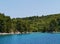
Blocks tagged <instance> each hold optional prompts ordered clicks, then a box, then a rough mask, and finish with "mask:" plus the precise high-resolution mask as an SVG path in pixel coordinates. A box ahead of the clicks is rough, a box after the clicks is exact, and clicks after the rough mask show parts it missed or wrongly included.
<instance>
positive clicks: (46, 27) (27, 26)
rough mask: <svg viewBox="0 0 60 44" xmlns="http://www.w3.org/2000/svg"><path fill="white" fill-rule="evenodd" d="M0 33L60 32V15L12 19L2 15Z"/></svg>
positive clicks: (0, 15) (0, 16) (0, 17)
mask: <svg viewBox="0 0 60 44" xmlns="http://www.w3.org/2000/svg"><path fill="white" fill-rule="evenodd" d="M0 32H1V33H4V32H5V33H10V32H14V33H15V32H60V14H51V15H47V16H32V17H25V18H10V16H5V15H4V14H2V13H0Z"/></svg>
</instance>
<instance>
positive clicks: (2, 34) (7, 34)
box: [0, 32, 60, 35]
mask: <svg viewBox="0 0 60 44" xmlns="http://www.w3.org/2000/svg"><path fill="white" fill-rule="evenodd" d="M28 33H32V32H22V33H21V32H15V33H13V32H12V33H0V35H10V34H11V35H13V34H28ZM41 33H42V32H41ZM54 33H55V34H58V33H59V34H60V32H53V33H52V34H54Z"/></svg>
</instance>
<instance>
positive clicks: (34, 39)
mask: <svg viewBox="0 0 60 44" xmlns="http://www.w3.org/2000/svg"><path fill="white" fill-rule="evenodd" d="M0 44H60V34H51V33H31V34H15V35H4V36H1V35H0Z"/></svg>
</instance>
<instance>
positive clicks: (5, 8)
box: [0, 0, 60, 18]
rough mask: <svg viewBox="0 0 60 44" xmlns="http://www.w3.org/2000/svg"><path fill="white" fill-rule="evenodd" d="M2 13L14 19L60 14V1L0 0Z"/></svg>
mask: <svg viewBox="0 0 60 44" xmlns="http://www.w3.org/2000/svg"><path fill="white" fill-rule="evenodd" d="M0 12H1V13H4V14H5V15H8V16H11V17H12V18H13V17H28V16H41V15H48V14H55V13H60V0H0Z"/></svg>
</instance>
